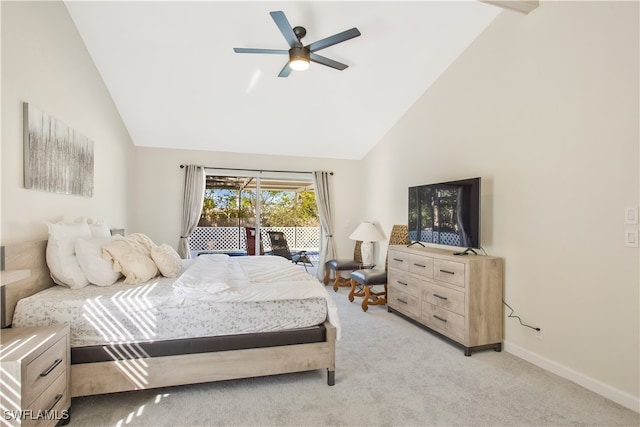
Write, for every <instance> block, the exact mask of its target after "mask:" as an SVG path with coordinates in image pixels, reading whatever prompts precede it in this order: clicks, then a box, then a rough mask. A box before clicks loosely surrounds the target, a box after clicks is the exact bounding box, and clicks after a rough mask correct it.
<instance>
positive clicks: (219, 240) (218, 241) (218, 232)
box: [189, 227, 320, 254]
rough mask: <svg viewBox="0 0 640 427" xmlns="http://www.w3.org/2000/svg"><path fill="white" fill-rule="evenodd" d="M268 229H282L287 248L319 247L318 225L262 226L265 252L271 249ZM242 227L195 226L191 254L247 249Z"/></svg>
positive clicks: (261, 234) (315, 249)
mask: <svg viewBox="0 0 640 427" xmlns="http://www.w3.org/2000/svg"><path fill="white" fill-rule="evenodd" d="M269 231H282V232H283V233H284V235H285V237H286V239H287V243H288V244H289V249H291V250H292V251H294V250H306V251H315V252H317V251H318V250H319V248H320V227H262V228H260V237H261V239H262V246H263V248H264V251H265V252H269V251H271V242H270V241H269V234H268V232H269ZM246 235H247V234H246V231H245V228H244V227H196V229H195V231H194V232H193V234H191V237H189V246H190V248H191V252H192V254H193V253H194V252H195V253H197V252H199V251H220V252H224V251H229V252H235V251H245V252H246V251H247V237H246Z"/></svg>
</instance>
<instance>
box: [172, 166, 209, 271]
mask: <svg viewBox="0 0 640 427" xmlns="http://www.w3.org/2000/svg"><path fill="white" fill-rule="evenodd" d="M205 180H206V174H205V171H204V166H196V165H187V166H185V178H184V195H183V198H182V225H181V226H180V243H179V244H178V254H180V257H182V258H184V259H189V258H191V250H190V249H189V236H191V233H193V230H195V229H196V227H197V226H198V221H199V220H200V214H201V213H202V203H203V202H204V187H205Z"/></svg>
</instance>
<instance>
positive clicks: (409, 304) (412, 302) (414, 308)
mask: <svg viewBox="0 0 640 427" xmlns="http://www.w3.org/2000/svg"><path fill="white" fill-rule="evenodd" d="M387 304H389V307H391V308H393V309H394V310H398V311H399V312H401V313H404V314H406V315H408V316H410V317H412V318H414V319H416V320H418V319H420V299H419V298H416V297H414V296H413V295H409V294H407V293H405V292H399V291H397V290H395V289H393V288H392V289H389V295H388V296H387Z"/></svg>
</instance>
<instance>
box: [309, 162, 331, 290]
mask: <svg viewBox="0 0 640 427" xmlns="http://www.w3.org/2000/svg"><path fill="white" fill-rule="evenodd" d="M313 185H314V187H315V190H316V203H317V205H318V214H319V216H320V228H321V230H320V259H319V260H318V272H317V273H316V277H317V278H318V279H320V281H324V263H325V261H326V260H330V259H334V258H335V257H336V244H335V241H334V239H333V227H334V218H333V201H332V199H333V190H332V185H333V179H332V173H330V172H322V171H314V172H313Z"/></svg>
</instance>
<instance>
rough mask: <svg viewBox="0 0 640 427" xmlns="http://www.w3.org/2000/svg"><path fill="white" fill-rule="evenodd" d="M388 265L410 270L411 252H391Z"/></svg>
mask: <svg viewBox="0 0 640 427" xmlns="http://www.w3.org/2000/svg"><path fill="white" fill-rule="evenodd" d="M388 267H389V268H395V269H397V270H403V271H409V254H406V253H404V252H396V251H391V252H389V259H388Z"/></svg>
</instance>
